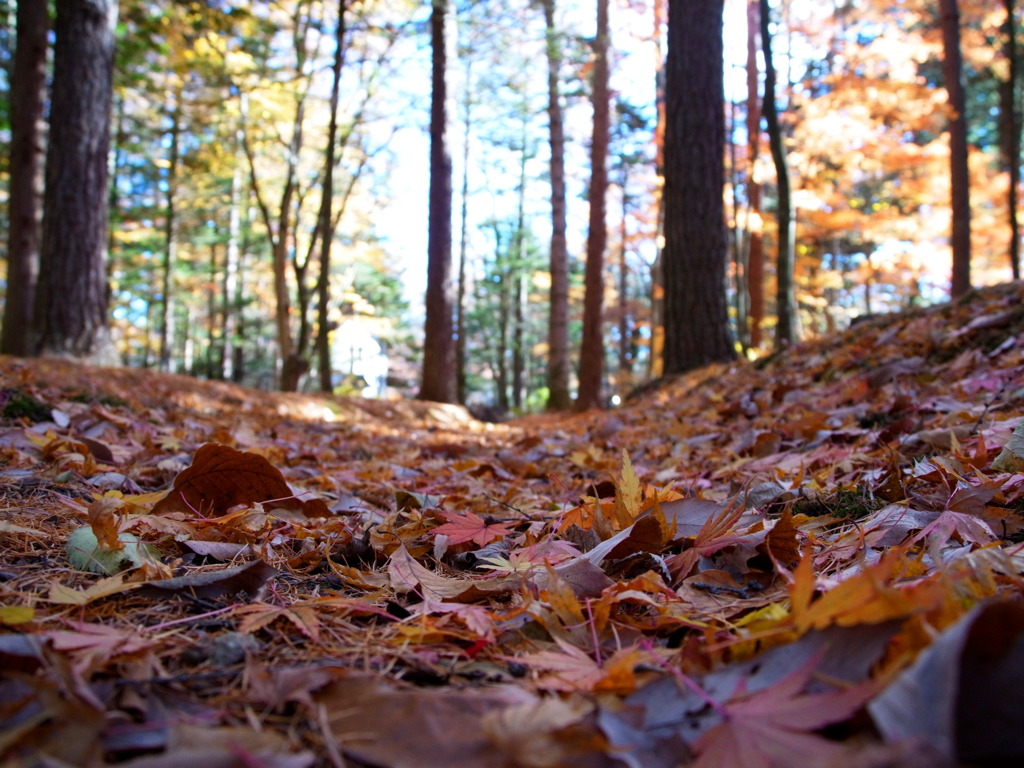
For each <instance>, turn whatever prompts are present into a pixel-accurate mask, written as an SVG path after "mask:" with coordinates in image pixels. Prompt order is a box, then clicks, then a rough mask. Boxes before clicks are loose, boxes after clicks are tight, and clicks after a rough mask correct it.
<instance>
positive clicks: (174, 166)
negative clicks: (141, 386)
mask: <svg viewBox="0 0 1024 768" xmlns="http://www.w3.org/2000/svg"><path fill="white" fill-rule="evenodd" d="M170 98H171V100H172V102H173V103H172V104H171V107H170V109H169V110H168V117H169V118H170V120H171V128H170V131H169V132H168V137H167V138H168V151H167V179H166V181H167V196H166V198H165V200H164V203H165V205H166V206H167V211H166V214H165V217H164V263H163V266H162V273H161V279H160V370H161V371H169V370H171V357H172V354H173V353H172V348H173V347H174V297H173V293H174V268H175V265H176V262H177V254H178V234H177V228H176V221H175V219H176V214H177V204H178V199H177V194H178V155H179V142H180V137H181V98H182V86H181V83H180V82H179V83H177V84H176V86H175V88H174V90H173V92H172V93H171V94H170Z"/></svg>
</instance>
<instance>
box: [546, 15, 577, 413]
mask: <svg viewBox="0 0 1024 768" xmlns="http://www.w3.org/2000/svg"><path fill="white" fill-rule="evenodd" d="M544 21H545V24H546V25H547V58H548V135H549V143H550V145H551V254H550V262H549V270H550V272H551V292H550V297H549V301H548V303H549V312H550V315H549V318H548V402H547V407H548V409H549V410H554V411H564V410H568V409H569V408H570V407H571V406H572V395H571V394H570V392H569V373H570V362H569V253H568V249H567V246H566V241H565V230H566V201H565V127H564V120H563V116H562V94H561V87H560V85H559V78H560V72H561V69H562V45H561V40H560V38H559V35H558V32H557V30H556V29H555V0H544Z"/></svg>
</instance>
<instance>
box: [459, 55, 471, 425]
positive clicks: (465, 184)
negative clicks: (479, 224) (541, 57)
mask: <svg viewBox="0 0 1024 768" xmlns="http://www.w3.org/2000/svg"><path fill="white" fill-rule="evenodd" d="M472 75H473V59H472V57H471V56H467V57H466V93H465V100H464V101H463V104H462V108H463V113H464V118H463V141H462V193H461V196H460V210H459V276H458V288H457V290H456V295H455V368H456V370H457V374H456V376H457V380H456V382H455V391H456V396H457V398H458V402H460V403H462V404H463V405H465V403H466V394H467V392H466V259H467V258H468V256H467V254H468V252H469V139H470V135H471V133H472V126H473V122H472V106H473V99H472V89H471V88H470V87H469V83H471V82H472Z"/></svg>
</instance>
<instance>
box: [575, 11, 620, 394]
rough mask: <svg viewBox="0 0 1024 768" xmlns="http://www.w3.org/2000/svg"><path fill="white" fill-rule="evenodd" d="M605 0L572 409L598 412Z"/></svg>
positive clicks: (597, 44)
mask: <svg viewBox="0 0 1024 768" xmlns="http://www.w3.org/2000/svg"><path fill="white" fill-rule="evenodd" d="M608 48H609V31H608V0H597V36H596V37H595V38H594V80H593V101H594V135H593V139H592V142H591V147H590V195H589V203H590V221H589V228H588V231H587V267H586V273H585V275H584V299H583V341H582V343H581V345H580V388H579V392H578V393H577V395H576V408H577V410H581V411H582V410H586V409H587V408H599V407H600V406H601V404H602V403H601V395H602V390H603V386H602V385H603V383H604V332H603V330H604V329H603V323H602V319H603V318H602V314H603V310H604V251H605V246H606V244H607V240H608V232H607V228H606V226H607V225H606V222H605V193H606V192H607V190H608V141H609V133H610V131H611V114H610V108H609V95H608V76H609V73H608Z"/></svg>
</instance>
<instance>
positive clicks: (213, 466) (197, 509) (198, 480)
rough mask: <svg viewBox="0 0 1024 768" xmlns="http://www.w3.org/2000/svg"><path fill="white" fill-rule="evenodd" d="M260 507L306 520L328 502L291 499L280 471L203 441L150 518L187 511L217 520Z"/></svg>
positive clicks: (253, 455) (251, 455)
mask: <svg viewBox="0 0 1024 768" xmlns="http://www.w3.org/2000/svg"><path fill="white" fill-rule="evenodd" d="M253 504H262V505H263V506H264V507H265V508H266V509H293V508H297V509H299V510H301V511H302V513H303V514H304V515H306V516H307V517H328V516H329V515H330V510H329V509H328V508H327V504H326V503H325V502H324V501H323V500H322V499H318V498H307V499H301V498H298V497H296V496H295V494H294V493H293V492H292V490H291V488H289V486H288V483H287V482H285V479H284V476H283V475H282V474H281V472H280V470H278V469H277V468H276V467H274V466H272V465H271V463H270V462H269V461H267V459H266V458H264V457H263V456H260V455H259V454H256V453H249V452H247V451H236V450H235V449H234V448H231V447H230V446H227V445H221V444H219V443H207V444H206V445H204V446H202V447H201V448H200V449H199V450H198V451H196V455H195V457H194V458H193V460H192V465H191V466H190V467H188V468H187V469H185V470H183V471H182V472H180V473H179V474H178V476H177V477H175V478H174V487H173V488H171V490H170V492H169V493H168V494H167V495H166V496H165V497H164V498H163V499H161V500H160V501H158V502H157V503H156V504H155V505H154V507H153V510H152V511H153V514H154V515H162V514H167V513H169V512H192V513H193V514H195V515H198V516H200V517H219V516H221V515H224V514H226V513H227V512H228V511H229V510H230V509H231V508H232V507H235V506H238V505H243V506H252V505H253Z"/></svg>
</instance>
